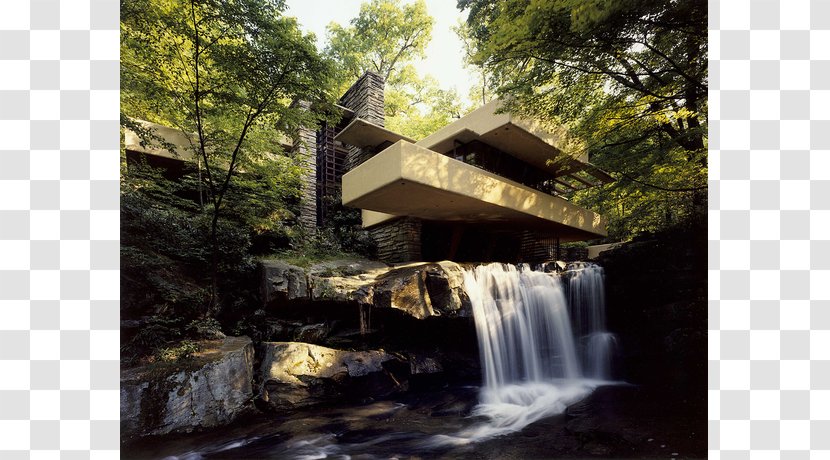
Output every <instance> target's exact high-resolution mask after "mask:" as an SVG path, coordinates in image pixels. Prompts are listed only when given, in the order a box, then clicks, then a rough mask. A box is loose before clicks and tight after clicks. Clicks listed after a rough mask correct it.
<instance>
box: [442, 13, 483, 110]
mask: <svg viewBox="0 0 830 460" xmlns="http://www.w3.org/2000/svg"><path fill="white" fill-rule="evenodd" d="M452 30H453V32H455V35H457V36H458V38H459V39H460V40H461V43H462V45H463V47H464V68H466V69H468V70H472V71H474V72H475V73H476V80H477V82H476V83H475V84H474V85H473V86H472V87H470V94H468V97H469V98H470V100H471V101H476V102H477V103H478V104H473V105H484V104H486V103H488V102H490V100H492V99H493V92H492V90H491V89H490V87H489V86H488V83H489V81H488V80H489V78H488V75H487V68H486V67H484V66H483V65H479V64H478V63H477V62H476V56H477V55H478V47H477V46H476V41H475V39H474V38H473V36H472V32H471V31H470V26H469V25H468V24H467V23H466V22H462V21H460V20H459V22H458V24H456V26H455V27H453V28H452Z"/></svg>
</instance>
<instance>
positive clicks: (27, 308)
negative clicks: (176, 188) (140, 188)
mask: <svg viewBox="0 0 830 460" xmlns="http://www.w3.org/2000/svg"><path fill="white" fill-rule="evenodd" d="M118 9H119V2H118V0H60V1H59V0H32V1H31V2H26V1H22V0H14V1H3V2H0V458H2V459H4V460H14V459H23V458H26V459H28V458H31V459H47V458H48V459H52V458H55V459H57V458H61V459H89V458H91V459H105V458H118V455H119V452H118V449H119V436H118V431H119V426H118V425H119V423H118V417H119V410H118V407H119V392H118V381H119V375H118V368H119V361H118V360H119V321H118V311H119V310H118V298H119V288H118V283H119V281H118V265H119V258H118V252H119V251H118V229H119V220H118V185H119V182H118V175H119V154H118V149H119V131H118V84H119V83H118V81H119V77H118V71H119V62H118V58H119V48H118V47H119V41H118V33H119V32H118V28H119V23H118Z"/></svg>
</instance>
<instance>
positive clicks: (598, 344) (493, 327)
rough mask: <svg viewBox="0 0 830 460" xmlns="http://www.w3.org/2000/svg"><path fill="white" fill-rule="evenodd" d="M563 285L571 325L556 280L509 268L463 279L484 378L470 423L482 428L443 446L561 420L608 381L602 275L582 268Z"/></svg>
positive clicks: (609, 349) (495, 267)
mask: <svg viewBox="0 0 830 460" xmlns="http://www.w3.org/2000/svg"><path fill="white" fill-rule="evenodd" d="M567 279H568V283H569V284H568V288H569V289H568V297H569V299H570V303H571V311H574V312H576V313H575V318H573V321H572V318H571V315H570V314H569V305H568V304H569V302H568V300H566V293H565V288H564V285H563V281H562V278H561V277H560V276H557V275H553V274H549V273H543V272H538V271H532V270H529V269H526V268H518V267H516V266H513V265H507V264H490V265H481V266H478V267H476V268H475V269H473V270H468V271H466V272H465V274H464V289H465V291H466V292H467V294H468V295H469V296H470V301H471V303H472V307H473V315H474V318H475V324H476V331H477V333H478V343H479V354H480V356H481V364H482V371H483V374H484V386H483V388H482V390H481V395H480V398H479V400H480V403H479V405H478V406H477V407H476V409H475V411H474V413H473V415H481V416H485V417H487V418H488V421H487V422H485V423H482V424H478V425H475V426H473V427H471V428H468V429H467V430H464V431H462V432H461V433H458V434H456V435H455V436H445V437H442V439H441V442H445V443H452V444H461V443H468V442H475V441H479V440H482V439H486V438H489V437H492V436H498V435H501V434H505V433H509V432H514V431H518V430H521V429H522V428H523V427H525V426H527V425H528V424H530V423H533V422H535V421H537V420H540V419H542V418H545V417H549V416H552V415H556V414H560V413H562V412H564V411H565V409H566V408H567V407H568V406H569V405H571V404H574V403H576V402H578V401H579V400H581V399H583V398H585V397H586V396H588V395H589V394H590V393H591V391H593V389H594V388H596V386H598V385H599V384H601V383H602V380H603V379H608V378H609V377H610V363H611V357H612V353H613V345H612V342H614V341H615V340H616V339H615V338H614V336H613V334H610V333H607V332H605V312H604V308H605V299H604V286H603V273H602V269H601V268H600V267H597V266H595V265H581V266H579V267H576V272H575V273H569V274H568V277H567ZM574 329H576V334H577V335H575V331H574Z"/></svg>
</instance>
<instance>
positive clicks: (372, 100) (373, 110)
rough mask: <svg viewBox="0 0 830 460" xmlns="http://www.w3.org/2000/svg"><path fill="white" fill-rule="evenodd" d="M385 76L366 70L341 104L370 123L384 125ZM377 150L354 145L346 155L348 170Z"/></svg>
mask: <svg viewBox="0 0 830 460" xmlns="http://www.w3.org/2000/svg"><path fill="white" fill-rule="evenodd" d="M383 88H384V81H383V78H382V77H381V76H380V75H378V74H376V73H372V72H366V73H365V74H363V76H362V77H360V78H359V79H358V80H357V81H356V82H355V84H354V85H352V87H351V88H349V89H348V90H347V91H346V93H345V94H343V97H341V98H340V104H341V105H342V106H343V107H347V108H349V109H352V110H354V113H355V117H356V118H362V119H363V120H366V121H368V122H369V123H373V124H376V125H378V126H383V123H384V108H383ZM375 153H376V152H374V151H373V150H372V149H360V148H357V147H352V148H351V149H349V154H348V155H347V156H346V171H350V170H352V168H355V167H357V166H358V165H360V164H361V163H363V162H364V161H366V160H368V159H369V158H371V157H372V155H374V154H375Z"/></svg>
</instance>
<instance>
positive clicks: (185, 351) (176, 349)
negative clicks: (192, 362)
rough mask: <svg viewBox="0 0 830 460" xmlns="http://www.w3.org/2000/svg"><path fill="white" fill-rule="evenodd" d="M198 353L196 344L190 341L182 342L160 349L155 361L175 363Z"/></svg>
mask: <svg viewBox="0 0 830 460" xmlns="http://www.w3.org/2000/svg"><path fill="white" fill-rule="evenodd" d="M198 351H199V344H198V343H196V342H194V341H192V340H182V341H181V342H179V343H177V344H175V345H172V346H169V347H162V348H160V349H159V350H158V351H157V352H156V355H155V356H156V360H157V361H161V362H177V361H184V360H187V359H190V358H192V357H193V354H194V353H196V352H198Z"/></svg>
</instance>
